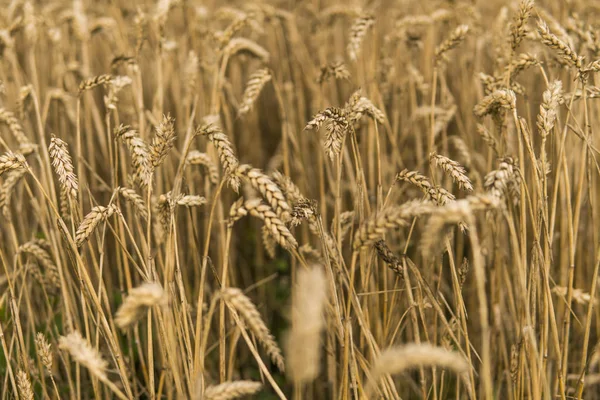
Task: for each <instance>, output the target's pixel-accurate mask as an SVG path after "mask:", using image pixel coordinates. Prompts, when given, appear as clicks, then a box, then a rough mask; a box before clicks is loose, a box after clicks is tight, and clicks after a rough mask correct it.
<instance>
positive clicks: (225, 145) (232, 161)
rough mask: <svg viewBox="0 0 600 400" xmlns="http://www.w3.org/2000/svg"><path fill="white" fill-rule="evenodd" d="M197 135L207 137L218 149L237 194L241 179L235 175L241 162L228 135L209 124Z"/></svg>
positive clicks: (222, 164) (223, 165)
mask: <svg viewBox="0 0 600 400" xmlns="http://www.w3.org/2000/svg"><path fill="white" fill-rule="evenodd" d="M196 132H197V134H200V135H206V136H207V137H208V140H210V141H211V143H212V144H213V146H215V148H216V149H217V153H218V154H219V159H220V160H221V166H222V167H223V170H224V171H225V173H226V174H227V176H228V181H229V185H230V186H231V188H232V189H233V190H234V191H235V192H236V193H237V192H238V191H239V189H240V178H239V177H238V176H237V175H236V174H235V171H236V170H237V168H238V165H239V161H238V159H237V157H236V156H235V153H234V151H233V147H232V146H231V142H230V141H229V138H228V137H227V135H225V134H224V133H223V131H222V130H221V128H219V127H218V126H217V125H215V124H212V123H208V124H206V125H204V126H202V127H201V128H199V129H197V131H196Z"/></svg>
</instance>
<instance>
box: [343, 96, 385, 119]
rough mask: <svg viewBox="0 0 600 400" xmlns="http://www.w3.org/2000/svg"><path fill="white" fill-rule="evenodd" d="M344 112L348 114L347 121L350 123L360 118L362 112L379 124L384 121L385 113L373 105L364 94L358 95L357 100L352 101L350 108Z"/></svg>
mask: <svg viewBox="0 0 600 400" xmlns="http://www.w3.org/2000/svg"><path fill="white" fill-rule="evenodd" d="M346 112H347V114H348V117H347V118H348V121H349V122H351V123H355V122H356V121H358V120H359V119H361V118H362V116H363V115H364V114H366V115H368V116H369V117H371V118H373V119H374V120H375V121H377V122H379V123H380V124H383V123H384V122H385V114H384V113H383V112H382V111H381V110H380V109H378V108H377V107H375V105H374V104H373V103H372V102H371V100H369V99H368V98H366V97H364V96H360V98H359V99H358V101H356V102H354V103H353V104H352V107H351V108H350V110H347V111H346Z"/></svg>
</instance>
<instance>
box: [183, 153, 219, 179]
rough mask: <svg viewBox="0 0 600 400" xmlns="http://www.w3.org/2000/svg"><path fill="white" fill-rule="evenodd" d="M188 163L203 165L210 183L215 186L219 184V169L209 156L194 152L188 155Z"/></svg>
mask: <svg viewBox="0 0 600 400" xmlns="http://www.w3.org/2000/svg"><path fill="white" fill-rule="evenodd" d="M186 161H187V163H188V164H191V165H202V166H204V167H206V169H207V170H208V178H209V180H210V183H212V184H213V185H216V184H217V183H219V169H218V168H217V166H216V165H215V163H214V162H213V160H212V159H211V158H210V156H209V155H208V154H206V153H201V152H199V151H198V150H192V151H190V152H189V153H188V155H187V158H186Z"/></svg>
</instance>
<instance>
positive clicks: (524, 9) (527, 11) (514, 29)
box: [510, 0, 533, 50]
mask: <svg viewBox="0 0 600 400" xmlns="http://www.w3.org/2000/svg"><path fill="white" fill-rule="evenodd" d="M532 8H533V0H521V2H520V3H519V12H518V14H517V15H516V17H515V19H514V21H513V22H512V24H511V25H510V47H511V48H512V49H513V50H515V49H516V48H517V47H518V46H519V44H520V43H521V41H522V40H523V38H524V37H525V34H526V33H527V26H526V25H527V20H528V19H529V16H530V15H531V9H532Z"/></svg>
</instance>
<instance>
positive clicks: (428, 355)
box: [367, 343, 470, 397]
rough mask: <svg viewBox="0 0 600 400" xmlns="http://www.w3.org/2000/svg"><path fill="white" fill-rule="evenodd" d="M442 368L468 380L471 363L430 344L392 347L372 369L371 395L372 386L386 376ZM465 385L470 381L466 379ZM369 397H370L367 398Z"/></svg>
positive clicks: (383, 352)
mask: <svg viewBox="0 0 600 400" xmlns="http://www.w3.org/2000/svg"><path fill="white" fill-rule="evenodd" d="M434 366H437V367H440V368H444V369H448V370H451V371H454V372H455V373H457V374H458V375H459V376H461V377H462V378H466V376H465V375H466V373H467V372H468V371H469V368H470V366H469V363H468V362H467V360H465V359H464V358H463V357H462V356H461V355H460V354H458V353H456V352H451V351H448V350H446V349H444V348H442V347H437V346H432V345H430V344H416V343H411V344H407V345H403V346H397V347H391V348H388V349H385V350H383V351H382V352H381V354H380V355H379V357H377V359H376V360H375V362H374V364H373V366H372V368H371V374H370V376H371V377H372V379H371V382H370V386H371V387H370V388H369V389H370V390H367V393H370V392H371V390H372V389H373V387H372V385H374V384H375V382H378V381H379V379H381V378H382V377H383V375H386V374H390V375H391V374H400V373H402V372H404V371H406V370H407V369H411V368H416V367H434ZM465 383H466V384H468V381H467V380H466V379H465ZM367 397H368V396H367Z"/></svg>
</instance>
